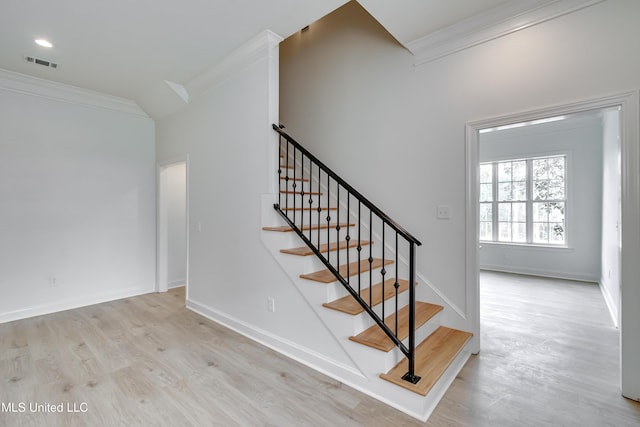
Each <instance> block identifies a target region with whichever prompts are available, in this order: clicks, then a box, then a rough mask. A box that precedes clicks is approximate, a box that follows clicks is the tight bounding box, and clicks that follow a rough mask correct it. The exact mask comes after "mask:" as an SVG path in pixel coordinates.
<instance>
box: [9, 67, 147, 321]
mask: <svg viewBox="0 0 640 427" xmlns="http://www.w3.org/2000/svg"><path fill="white" fill-rule="evenodd" d="M14 78H16V80H15V81H18V80H20V81H21V84H25V82H26V85H27V86H28V85H29V84H30V83H29V79H28V78H26V77H20V76H17V75H11V79H14ZM11 79H10V80H11ZM12 81H14V80H12ZM2 82H6V80H2ZM2 82H0V199H1V200H2V202H1V203H0V290H1V292H2V297H1V298H0V322H2V321H9V320H15V319H19V318H24V317H29V316H35V315H39V314H44V313H49V312H53V311H58V310H64V309H68V308H72V307H77V306H82V305H88V304H93V303H97V302H102V301H107V300H112V299H117V298H122V297H125V296H130V295H136V294H142V293H147V292H151V291H153V289H154V286H155V156H154V124H153V122H152V121H151V120H150V119H149V118H148V117H143V116H141V115H137V114H130V113H127V112H120V111H115V110H109V109H103V108H100V107H95V106H91V105H87V104H83V103H80V102H73V101H68V100H67V99H55V97H51V90H50V91H49V93H48V95H47V97H46V98H45V97H41V96H39V95H38V94H36V93H30V92H28V91H23V90H22V88H21V89H19V90H16V89H15V88H14V87H13V84H12V83H9V84H4V83H2ZM36 86H37V87H43V86H46V84H43V83H42V82H38V83H37V84H36V85H35V86H33V87H36ZM52 87H53V89H52V90H53V92H61V93H64V92H65V91H66V90H67V89H65V88H64V87H62V86H61V87H57V86H55V85H51V87H49V89H51V88H52ZM74 91H75V92H74V93H75V94H77V93H79V91H77V90H74ZM91 96H93V95H89V96H88V97H91ZM63 98H64V96H63ZM54 279H55V283H54Z"/></svg>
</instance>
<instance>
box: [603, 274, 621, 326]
mask: <svg viewBox="0 0 640 427" xmlns="http://www.w3.org/2000/svg"><path fill="white" fill-rule="evenodd" d="M598 284H599V285H600V292H602V297H603V298H604V302H605V303H606V304H607V308H608V309H609V314H610V315H611V320H613V325H614V326H615V327H616V328H619V327H620V326H619V323H618V315H619V312H618V306H617V305H616V304H615V303H614V301H613V298H612V297H611V294H610V293H609V290H608V289H607V287H606V286H605V284H604V281H603V280H602V279H601V280H600V282H599V283H598Z"/></svg>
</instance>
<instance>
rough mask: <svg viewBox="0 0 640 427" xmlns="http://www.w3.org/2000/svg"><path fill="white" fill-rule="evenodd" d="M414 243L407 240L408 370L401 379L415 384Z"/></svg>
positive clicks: (417, 378)
mask: <svg viewBox="0 0 640 427" xmlns="http://www.w3.org/2000/svg"><path fill="white" fill-rule="evenodd" d="M415 246H416V245H415V243H413V242H409V356H408V357H407V358H408V362H409V371H408V372H407V373H406V374H404V376H403V377H402V379H403V380H405V381H409V382H410V383H413V384H416V383H417V382H418V381H420V377H419V376H418V375H416V373H415V355H416V342H415V341H416V330H415V329H416V319H415V316H416V294H415V286H414V283H415V280H416V272H415V268H416V259H415Z"/></svg>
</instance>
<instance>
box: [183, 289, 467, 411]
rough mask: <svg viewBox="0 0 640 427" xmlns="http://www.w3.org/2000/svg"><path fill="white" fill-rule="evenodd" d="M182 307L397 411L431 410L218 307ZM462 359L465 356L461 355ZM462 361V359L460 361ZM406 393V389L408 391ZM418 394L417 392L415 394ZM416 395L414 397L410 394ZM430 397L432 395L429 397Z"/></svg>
mask: <svg viewBox="0 0 640 427" xmlns="http://www.w3.org/2000/svg"><path fill="white" fill-rule="evenodd" d="M186 307H187V308H188V309H189V310H192V311H194V312H196V313H198V314H200V315H202V316H204V317H206V318H207V319H209V320H212V321H214V322H216V323H218V324H220V325H222V326H224V327H226V328H229V329H231V330H232V331H235V332H237V333H239V334H240V335H243V336H245V337H247V338H249V339H251V340H253V341H256V342H258V343H260V344H262V345H264V346H266V347H268V348H270V349H272V350H274V351H276V352H278V353H280V354H282V355H284V356H286V357H289V358H291V359H293V360H295V361H297V362H299V363H301V364H303V365H305V366H307V367H309V368H311V369H313V370H316V371H318V372H320V373H322V374H324V375H326V376H328V377H330V378H332V379H334V380H336V381H339V382H341V383H343V384H345V385H347V386H349V387H351V388H353V389H355V390H357V391H359V392H361V393H364V394H366V395H369V396H371V397H373V398H374V399H377V400H379V401H381V402H383V403H385V404H387V405H389V406H391V407H393V408H395V409H397V410H399V411H401V412H404V413H405V414H407V415H410V416H412V417H414V418H416V419H419V420H421V421H426V420H427V418H428V417H429V415H430V414H431V412H426V413H425V412H422V411H420V410H415V409H414V408H410V407H406V406H403V405H402V404H399V403H398V402H394V401H393V400H391V399H389V398H386V397H384V396H383V395H381V394H380V393H377V392H376V391H374V390H372V389H369V388H367V386H371V385H372V384H371V382H370V380H369V379H367V377H366V376H365V375H364V374H363V373H362V372H360V370H359V369H357V368H355V367H352V366H347V365H345V364H343V363H340V362H338V361H335V360H332V359H329V358H327V357H325V356H324V355H322V354H319V353H317V352H315V351H314V350H311V349H309V348H307V347H304V346H301V345H299V344H296V343H294V342H292V341H288V340H286V339H283V338H282V337H278V336H276V335H274V334H272V333H270V332H268V331H265V330H262V329H260V328H257V327H255V326H253V325H250V324H247V323H246V322H243V321H241V320H238V319H235V318H233V317H231V316H229V315H227V314H225V313H222V312H220V311H218V310H215V309H212V308H210V307H207V306H205V305H204V304H200V303H198V302H195V301H193V300H189V299H187V301H186ZM465 361H466V359H465ZM463 364H464V363H463ZM381 382H382V383H383V384H386V385H385V387H389V386H390V387H394V388H395V387H397V386H395V385H391V384H390V383H386V382H385V381H383V380H381ZM409 393H410V392H409ZM416 396H418V395H416ZM414 398H416V397H414ZM418 399H425V398H424V397H421V396H420V397H418ZM429 400H430V401H432V399H429ZM437 402H438V401H435V402H434V404H433V405H432V406H433V407H430V411H432V410H433V408H435V406H436V405H437Z"/></svg>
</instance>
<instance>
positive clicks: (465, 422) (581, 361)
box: [0, 273, 640, 427]
mask: <svg viewBox="0 0 640 427" xmlns="http://www.w3.org/2000/svg"><path fill="white" fill-rule="evenodd" d="M481 290H482V326H483V331H482V340H483V341H482V342H483V344H482V352H481V353H480V355H478V356H473V357H472V359H471V360H470V361H469V362H468V363H467V365H466V366H465V368H464V370H463V371H462V372H461V374H460V376H459V378H458V379H456V381H455V382H454V384H453V386H452V388H451V389H450V390H449V392H448V393H447V394H446V395H445V397H444V399H443V400H442V402H441V403H440V405H438V407H437V408H436V411H435V412H434V414H433V415H432V417H431V419H430V420H429V422H428V423H427V424H426V425H428V426H474V427H475V426H492V427H493V426H521V425H522V426H544V425H557V426H574V425H575V426H607V425H611V426H617V427H618V426H638V425H640V404H637V403H635V402H631V401H629V400H626V399H624V398H622V397H621V396H620V394H619V391H618V377H617V375H618V373H617V372H618V356H617V354H618V343H617V336H618V335H617V331H616V330H615V329H614V328H613V326H612V325H611V321H610V319H609V318H608V314H607V312H606V308H605V306H604V303H603V301H602V297H601V295H600V293H599V290H598V288H597V287H596V286H594V285H589V284H583V283H578V282H564V281H541V280H538V279H531V278H526V277H523V276H515V275H499V274H493V273H491V274H483V275H482V287H481ZM532 297H534V298H535V300H533V301H532V300H531V299H532ZM0 380H1V381H2V382H1V383H0V402H2V403H3V405H4V406H5V407H6V405H7V404H11V403H13V404H14V405H15V407H16V409H19V406H18V405H19V404H20V403H24V404H25V405H26V412H24V413H9V412H6V411H5V412H0V426H29V425H34V426H74V425H77V426H85V425H86V426H119V425H123V426H124V425H126V426H137V425H140V426H143V425H144V426H150V425H159V426H251V427H252V426H327V427H329V426H331V427H334V426H340V427H342V426H417V425H425V424H422V423H419V422H417V421H416V420H415V419H413V418H411V417H408V416H406V415H404V414H402V413H400V412H398V411H396V410H394V409H392V408H390V407H388V406H386V405H384V404H382V403H379V402H377V401H375V400H374V399H371V398H369V397H368V396H365V395H363V394H362V393H359V392H357V391H354V390H352V389H350V388H349V387H346V386H344V385H342V384H340V383H339V382H336V381H334V380H332V379H329V378H327V377H325V376H324V375H322V374H319V373H317V372H315V371H313V370H311V369H309V368H306V367H304V366H302V365H300V364H298V363H296V362H294V361H292V360H290V359H287V358H285V357H283V356H281V355H279V354H277V353H275V352H273V351H271V350H269V349H267V348H265V347H262V346H261V345H259V344H256V343H254V342H252V341H250V340H248V339H246V338H244V337H242V336H240V335H238V334H236V333H234V332H232V331H229V330H227V329H224V328H222V327H220V326H218V325H216V324H215V323H213V322H211V321H209V320H207V319H204V318H202V317H201V316H198V315H197V314H194V313H192V312H190V311H188V310H186V309H185V308H184V290H183V289H180V288H178V289H174V290H171V291H170V292H168V293H166V294H150V295H144V296H140V297H135V298H129V299H125V300H120V301H114V302H110V303H106V304H100V305H95V306H91V307H85V308H81V309H77V310H71V311H67V312H62V313H56V314H52V315H48V316H41V317H36V318H32V319H26V320H21V321H17V322H11V323H5V324H1V325H0ZM31 403H40V404H43V403H49V404H59V403H63V404H64V405H67V403H69V404H70V405H71V408H73V407H74V406H73V405H74V404H75V405H76V408H77V409H78V410H81V409H86V412H84V413H82V412H77V413H67V412H65V413H62V414H58V413H50V412H49V413H45V412H39V413H30V409H29V405H30V404H31ZM83 403H86V406H84V405H82V404H83ZM5 409H6V408H5ZM65 410H66V407H65Z"/></svg>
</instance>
